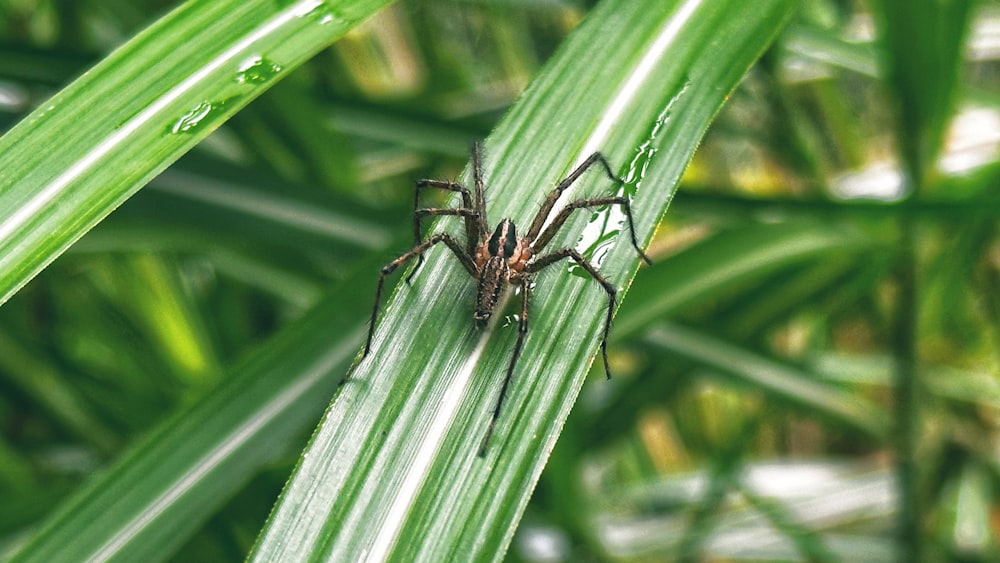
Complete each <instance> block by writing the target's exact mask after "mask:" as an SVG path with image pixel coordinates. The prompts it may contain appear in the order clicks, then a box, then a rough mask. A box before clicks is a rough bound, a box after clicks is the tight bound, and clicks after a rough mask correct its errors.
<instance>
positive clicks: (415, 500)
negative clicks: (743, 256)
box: [251, 0, 794, 561]
mask: <svg viewBox="0 0 1000 563" xmlns="http://www.w3.org/2000/svg"><path fill="white" fill-rule="evenodd" d="M793 4H794V3H792V2H787V1H781V0H774V1H764V2H756V3H753V4H752V5H748V4H746V3H743V2H738V1H735V0H733V1H730V0H703V1H696V0H688V1H685V2H662V1H646V2H626V1H623V0H610V1H606V2H603V3H602V4H600V5H599V6H598V7H597V8H595V9H594V11H593V12H591V13H590V15H589V16H588V18H587V20H586V21H585V22H584V23H583V24H581V26H580V27H579V28H578V29H577V30H575V31H574V33H573V35H572V36H571V38H570V39H569V40H568V41H567V42H566V43H565V44H564V45H563V46H562V47H561V49H560V50H559V52H558V53H557V54H556V55H555V56H554V57H553V59H552V60H551V61H549V63H548V64H547V66H546V68H545V71H544V72H543V73H542V74H541V75H540V76H538V77H537V78H536V79H535V80H534V82H533V83H532V85H531V87H530V88H529V89H528V91H527V92H526V93H525V94H524V95H523V96H522V98H521V99H520V100H519V101H518V103H517V104H516V105H515V106H514V107H513V108H512V109H511V110H510V111H509V112H508V114H507V115H506V116H505V118H504V119H503V121H502V122H501V123H500V125H499V126H498V127H497V129H496V130H495V132H494V133H493V134H492V135H491V136H490V138H489V139H488V140H487V142H486V146H485V154H486V166H485V180H486V185H487V186H488V193H487V199H488V212H489V215H490V219H491V222H492V223H495V222H496V221H497V220H498V219H499V218H501V217H510V218H513V219H514V220H515V221H516V223H518V224H520V225H521V226H522V228H524V226H525V225H526V224H527V223H528V222H529V221H530V219H531V217H532V216H533V214H534V213H535V212H536V210H537V209H538V206H539V204H540V202H541V200H542V199H543V198H544V196H545V194H546V193H547V192H548V191H550V190H551V189H552V187H553V186H554V185H555V183H556V182H557V181H558V180H559V179H560V178H562V177H564V176H566V174H567V173H568V172H569V171H570V170H571V169H572V168H573V167H574V166H575V165H576V164H577V163H579V162H581V161H582V160H583V159H584V158H586V156H587V155H588V154H590V153H591V152H593V151H596V150H600V151H601V152H603V153H604V154H605V155H606V156H607V158H608V159H609V161H610V162H612V163H613V166H614V168H615V169H616V172H617V173H619V174H620V175H622V176H624V177H625V178H626V179H627V184H628V186H627V187H628V188H631V189H632V190H634V191H635V195H634V199H633V210H634V216H635V225H636V230H637V232H638V234H639V239H640V241H641V242H642V241H646V240H648V239H649V238H650V236H651V234H652V231H653V229H654V227H655V225H656V224H657V222H658V220H659V219H660V217H661V216H662V214H663V212H664V211H665V209H666V206H667V205H668V203H669V201H670V199H671V196H672V193H673V190H674V187H675V186H676V184H677V181H678V179H679V177H680V174H681V172H682V171H683V169H684V167H685V165H686V164H687V162H688V160H689V159H690V157H691V154H692V153H693V151H694V149H695V147H696V146H697V144H698V141H699V140H700V138H701V136H702V134H703V133H704V131H705V129H706V127H707V126H708V123H709V122H710V120H711V118H712V117H713V116H714V115H715V113H716V111H717V110H718V108H719V106H720V105H721V104H722V102H723V101H724V100H725V97H726V95H727V94H728V93H729V92H730V91H731V90H732V89H733V87H734V86H735V85H736V83H737V82H738V80H739V79H740V77H741V76H742V74H743V72H744V71H745V70H746V69H747V67H748V66H749V65H750V64H751V63H752V62H753V60H754V59H755V58H756V57H757V56H758V55H759V54H760V53H761V51H762V50H763V49H764V47H765V46H766V45H767V44H768V43H769V41H770V40H771V39H772V38H773V37H774V35H775V33H776V32H777V30H778V29H779V28H780V27H781V25H782V24H783V22H784V21H785V19H786V17H787V16H788V14H789V13H790V11H791V9H792V7H793ZM720 37H725V41H719V38H720ZM464 180H465V181H468V180H469V173H468V171H467V172H466V174H465V176H464ZM612 188H613V186H610V185H609V182H607V180H606V179H604V178H603V177H602V175H601V174H599V173H596V172H592V173H588V174H587V175H586V177H585V178H584V179H583V180H582V181H581V182H579V183H578V184H577V185H575V187H574V189H573V190H572V193H570V194H569V197H573V198H579V197H586V196H593V195H597V194H603V193H607V192H608V191H609V190H611V189H612ZM580 215H581V216H579V217H577V218H576V219H575V220H573V221H570V222H567V224H566V226H565V228H564V229H563V231H562V234H561V235H560V236H559V237H557V239H556V240H555V241H554V243H553V247H557V246H559V245H573V244H574V241H575V240H576V237H577V236H578V234H579V233H580V232H581V230H584V223H585V222H586V221H585V220H586V217H583V216H582V215H583V214H580ZM606 219H607V218H606V217H604V216H603V214H602V213H599V214H597V217H596V219H595V220H594V221H592V222H591V225H592V226H591V230H596V231H597V233H596V236H594V237H593V239H596V240H602V239H603V238H605V237H607V238H608V239H609V240H610V243H608V244H607V246H606V247H605V248H602V249H601V252H603V254H601V253H598V254H596V255H595V256H594V260H595V262H598V263H599V267H600V269H601V271H602V272H603V273H604V274H605V275H606V276H607V277H608V279H610V280H611V282H612V283H613V284H615V285H618V286H622V287H627V286H628V284H629V281H630V279H631V277H632V276H633V275H634V274H635V272H636V270H637V268H638V258H637V256H636V254H635V251H634V249H632V248H631V245H630V244H629V242H628V237H627V235H625V233H622V232H621V231H622V230H623V227H622V226H621V225H620V223H619V222H617V221H611V225H612V226H611V227H610V228H605V229H604V231H603V232H602V227H601V226H602V225H605V224H606ZM594 225H596V226H594ZM439 227H440V228H449V227H455V231H456V232H457V231H458V230H459V229H458V228H457V227H458V224H457V223H455V222H453V221H443V222H442V223H441V224H440V225H439ZM623 235H624V236H623ZM593 239H591V240H593ZM576 244H577V247H578V248H589V247H590V246H591V244H592V243H590V242H589V241H584V242H578V243H576ZM427 258H428V259H427V263H426V264H425V265H424V266H423V268H422V269H421V270H420V271H419V273H418V274H417V275H416V277H415V278H414V279H413V282H412V284H410V285H405V284H402V285H400V286H399V289H398V290H397V291H396V293H395V294H394V295H393V296H392V298H391V299H390V300H389V302H388V304H387V305H386V307H385V309H384V316H383V317H382V318H381V319H380V320H379V322H378V325H377V331H376V334H375V341H374V346H373V349H372V352H371V354H370V355H369V356H368V357H367V358H366V359H364V360H363V361H362V362H361V363H360V364H359V365H358V367H357V369H356V370H355V371H354V373H352V375H351V378H350V379H349V380H348V382H347V383H346V385H345V386H344V388H343V389H342V391H341V393H340V395H339V397H338V398H337V400H336V401H335V402H334V403H333V405H332V406H331V408H330V409H329V410H328V412H327V414H326V416H325V417H324V420H323V423H322V425H321V426H320V428H319V429H318V430H317V432H316V434H315V435H314V436H313V440H312V442H311V443H310V445H309V447H308V449H307V450H306V452H305V453H304V455H303V457H302V459H301V461H300V464H299V466H298V468H297V469H296V471H295V473H294V474H293V476H292V478H291V480H290V481H289V482H288V484H287V486H286V489H285V491H284V492H283V494H282V497H281V499H280V501H279V503H278V505H277V506H276V508H275V510H274V512H273V513H272V515H271V518H270V520H269V523H268V526H267V527H266V528H265V530H264V531H263V532H262V535H261V537H260V538H259V540H258V545H257V546H256V548H255V551H254V553H253V554H252V556H251V557H252V559H254V560H257V561H273V560H306V559H309V560H313V559H326V560H354V559H358V558H360V557H362V556H364V557H366V558H370V559H373V560H379V559H385V558H392V559H403V560H414V559H423V560H445V559H448V558H450V557H453V556H454V555H455V554H462V557H463V558H467V559H477V560H481V559H499V558H501V557H502V556H503V554H504V552H505V551H506V548H507V546H508V544H509V543H510V540H511V538H512V536H513V532H514V530H515V528H516V524H517V522H518V520H519V518H520V515H521V513H522V512H523V510H524V507H525V504H526V503H527V501H528V498H529V496H530V494H531V491H532V488H533V486H534V484H535V482H536V481H537V479H538V475H539V473H540V472H541V470H542V468H543V466H544V464H545V460H546V458H547V456H548V452H549V451H551V449H552V446H553V445H554V443H555V441H556V439H557V437H558V434H559V430H560V428H561V426H562V425H563V423H564V421H565V419H566V416H567V414H568V412H569V410H570V408H571V407H572V405H573V402H574V400H575V398H576V395H577V393H578V392H579V389H580V386H581V385H582V383H583V379H584V376H585V374H586V372H587V370H588V368H589V366H590V364H591V362H592V360H593V357H594V353H595V351H596V345H597V342H598V339H599V337H600V336H599V335H600V332H601V329H602V323H603V316H604V310H605V308H606V307H607V297H606V295H605V294H604V293H603V292H602V291H601V290H600V287H599V286H597V285H596V284H595V283H594V282H593V281H592V280H589V279H585V278H584V277H578V276H575V275H568V274H569V272H568V270H570V269H569V268H568V265H567V266H553V267H551V268H549V269H547V270H546V271H544V272H542V273H541V274H539V275H538V277H537V287H536V289H535V290H534V292H533V300H532V308H531V328H530V330H529V333H528V336H527V338H526V341H525V345H524V354H523V356H522V358H521V360H520V362H519V364H518V365H517V369H516V370H515V374H514V379H513V382H512V384H511V387H510V390H509V393H508V395H507V399H506V403H505V404H504V409H503V411H502V412H501V413H500V419H499V422H498V425H497V428H496V433H495V435H494V439H493V442H492V443H491V445H490V448H489V451H488V452H487V455H486V458H485V459H481V458H479V457H477V456H476V450H477V448H478V446H479V443H480V441H481V440H482V438H483V432H484V431H485V428H486V424H487V421H488V420H489V417H490V412H491V411H492V409H493V406H494V403H495V401H496V397H497V393H498V391H499V388H500V384H501V380H502V379H503V376H504V372H505V368H506V365H507V362H508V360H509V358H510V354H511V350H512V346H513V344H514V338H515V336H516V334H515V333H516V328H515V327H514V326H513V325H506V326H505V325H504V324H503V323H500V324H499V325H498V326H496V327H493V328H489V329H486V330H483V331H477V330H476V329H475V328H474V325H473V323H472V322H471V318H470V314H469V311H470V305H469V303H471V302H472V301H473V299H474V284H473V282H472V280H470V279H469V277H468V275H467V274H466V273H465V272H464V271H463V270H462V268H461V267H460V266H459V265H458V264H457V263H456V261H455V260H454V259H453V257H452V256H450V255H449V254H448V251H447V249H443V248H438V249H434V250H432V251H431V252H429V253H428V257H427ZM620 295H621V294H620Z"/></svg>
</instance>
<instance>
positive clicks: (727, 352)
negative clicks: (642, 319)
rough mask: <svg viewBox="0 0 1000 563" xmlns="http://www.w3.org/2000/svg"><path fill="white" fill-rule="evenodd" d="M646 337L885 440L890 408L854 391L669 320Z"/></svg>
mask: <svg viewBox="0 0 1000 563" xmlns="http://www.w3.org/2000/svg"><path fill="white" fill-rule="evenodd" d="M646 340H648V341H649V342H650V343H652V344H654V345H657V346H663V347H666V348H668V349H670V350H672V351H673V352H675V353H677V354H681V355H683V356H687V357H689V358H692V359H695V360H697V361H698V362H699V363H701V364H703V365H707V366H712V367H714V368H716V369H719V370H721V371H723V372H725V373H728V374H730V375H731V376H733V377H735V378H738V379H739V380H741V381H744V382H746V383H749V384H751V385H752V386H753V387H754V388H756V389H760V390H763V391H765V392H767V393H769V394H771V395H773V396H775V397H779V398H782V399H784V400H786V401H789V402H791V403H793V404H795V405H798V406H799V407H800V408H801V409H802V410H803V411H804V412H807V413H813V414H819V415H822V416H826V417H828V418H830V419H832V420H835V421H837V422H838V423H840V424H844V425H847V426H850V427H853V428H855V429H858V430H861V431H862V432H864V433H865V434H867V435H868V436H871V437H873V438H877V439H881V440H884V439H885V438H886V437H887V435H888V430H889V428H890V425H889V416H888V413H886V412H885V411H883V410H881V409H880V408H879V407H877V406H875V405H874V404H872V403H871V402H869V401H867V400H866V399H864V398H863V397H860V396H858V394H856V393H849V392H847V391H844V390H841V389H839V388H838V387H836V386H834V385H831V384H829V383H826V382H822V381H819V380H818V378H817V377H816V376H815V375H812V374H809V373H808V372H807V371H806V370H804V369H801V368H796V367H794V366H791V365H788V364H784V363H782V362H779V361H777V360H774V359H771V358H766V357H763V356H761V355H759V354H756V353H754V352H751V351H749V350H745V349H741V348H739V347H737V346H733V345H732V344H730V343H727V342H724V341H722V340H719V339H717V338H713V337H712V336H710V335H707V334H704V333H700V332H698V331H696V330H693V329H689V328H685V327H683V326H679V325H675V324H670V323H660V324H658V325H656V326H655V327H653V329H652V330H651V331H650V332H649V334H648V335H647V336H646Z"/></svg>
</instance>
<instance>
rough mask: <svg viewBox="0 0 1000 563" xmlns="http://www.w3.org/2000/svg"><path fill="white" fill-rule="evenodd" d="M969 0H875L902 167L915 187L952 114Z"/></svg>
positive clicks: (968, 11)
mask: <svg viewBox="0 0 1000 563" xmlns="http://www.w3.org/2000/svg"><path fill="white" fill-rule="evenodd" d="M972 4H973V3H972V2H971V1H970V0H937V1H935V2H908V1H907V0H880V1H879V2H876V3H875V7H876V8H877V9H879V10H880V15H881V16H882V21H881V32H882V41H883V43H884V47H885V50H884V54H885V60H884V61H883V62H884V63H885V65H886V70H887V73H886V74H887V78H888V80H887V83H888V85H889V87H890V95H892V96H893V97H894V98H895V99H896V100H897V103H898V106H897V107H898V108H899V110H898V112H899V113H898V115H897V124H898V125H897V127H898V135H897V137H896V138H897V139H898V140H899V143H900V147H899V149H900V152H901V154H902V157H903V165H904V167H905V169H906V171H907V172H908V173H909V174H910V176H911V179H912V180H913V181H916V182H917V183H918V186H919V184H921V183H922V181H921V178H922V177H923V176H924V174H927V173H928V172H931V167H932V165H933V163H934V160H935V159H936V157H937V154H938V150H939V148H940V146H941V143H942V141H943V140H944V128H945V124H946V120H947V118H948V116H949V115H951V110H952V101H953V100H954V97H955V92H956V86H957V78H958V74H959V68H960V64H961V62H962V47H963V45H964V38H965V33H966V30H967V28H968V21H969V15H970V14H971V13H972Z"/></svg>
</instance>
